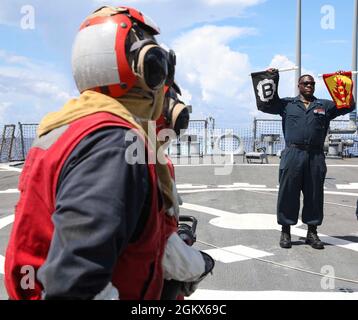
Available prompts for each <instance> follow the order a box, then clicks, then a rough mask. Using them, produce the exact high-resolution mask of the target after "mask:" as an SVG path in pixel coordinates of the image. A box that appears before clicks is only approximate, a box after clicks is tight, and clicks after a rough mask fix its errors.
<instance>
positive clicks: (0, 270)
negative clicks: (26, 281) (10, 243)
mask: <svg viewBox="0 0 358 320" xmlns="http://www.w3.org/2000/svg"><path fill="white" fill-rule="evenodd" d="M0 274H5V257H4V256H2V255H1V254H0Z"/></svg>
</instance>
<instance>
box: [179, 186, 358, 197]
mask: <svg viewBox="0 0 358 320" xmlns="http://www.w3.org/2000/svg"><path fill="white" fill-rule="evenodd" d="M240 190H243V191H269V192H278V188H237V187H235V188H230V187H229V188H212V189H205V190H181V191H180V194H186V193H201V192H215V191H222V192H224V191H240ZM324 193H325V194H331V195H338V196H348V197H358V193H353V192H339V191H324Z"/></svg>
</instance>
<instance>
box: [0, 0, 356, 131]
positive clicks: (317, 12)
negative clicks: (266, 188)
mask: <svg viewBox="0 0 358 320" xmlns="http://www.w3.org/2000/svg"><path fill="white" fill-rule="evenodd" d="M302 3H303V7H302V17H303V30H302V65H303V72H305V73H306V72H308V73H312V74H313V75H315V76H316V75H317V74H319V73H328V72H334V71H336V70H339V69H343V70H350V69H351V64H352V57H351V54H352V22H353V16H352V11H353V5H354V4H353V0H339V1H338V0H313V1H312V0H302ZM104 4H112V5H116V6H120V5H127V6H132V7H135V8H137V9H139V10H141V11H143V12H144V13H145V14H146V15H148V16H150V17H151V18H152V19H153V20H154V21H155V22H156V23H157V24H158V25H159V27H160V28H161V30H162V32H161V35H160V36H159V42H160V43H162V44H165V45H166V46H167V47H170V48H173V49H174V50H175V51H176V53H177V57H178V65H177V74H176V78H177V81H178V83H179V84H180V86H181V88H182V89H183V98H184V99H185V101H186V102H187V103H188V104H189V103H190V104H192V105H193V112H194V113H193V117H194V118H196V119H204V118H207V117H209V116H212V117H215V118H216V123H217V124H218V126H220V127H239V126H244V125H246V124H248V123H250V122H251V121H252V118H253V116H259V117H263V116H264V115H263V114H262V113H259V112H258V111H257V110H256V106H255V102H254V94H253V88H252V84H251V79H250V77H249V74H250V73H251V72H253V71H258V70H262V69H266V68H267V67H268V66H274V67H277V68H280V67H290V66H293V65H294V61H295V19H296V0H266V1H265V0H132V1H102V0H76V1H74V0H71V1H69V0H61V1H59V0H58V1H57V0H51V1H45V0H24V1H21V0H0V39H1V41H0V124H4V123H17V122H18V121H20V122H31V123H34V122H35V123H36V122H39V121H40V119H41V118H42V117H43V116H44V115H45V114H46V113H47V112H50V111H55V110H57V109H59V108H60V107H61V106H62V105H63V104H64V103H65V102H66V100H68V99H70V98H71V97H75V96H77V95H78V92H77V89H76V86H75V84H74V81H73V79H72V73H71V59H70V58H71V47H72V42H73V39H74V37H75V35H76V33H77V30H78V27H79V25H80V23H81V22H82V20H83V19H84V18H85V17H86V16H87V15H88V14H89V13H90V12H91V11H93V10H94V9H96V8H97V7H99V6H102V5H104ZM316 80H317V81H318V79H316ZM279 94H280V96H282V97H283V96H292V95H294V73H293V72H288V73H285V74H284V73H282V75H281V80H280V86H279ZM316 95H317V96H318V97H322V98H329V95H328V92H327V90H326V89H325V87H324V86H323V85H322V82H321V81H319V82H318V87H317V91H316Z"/></svg>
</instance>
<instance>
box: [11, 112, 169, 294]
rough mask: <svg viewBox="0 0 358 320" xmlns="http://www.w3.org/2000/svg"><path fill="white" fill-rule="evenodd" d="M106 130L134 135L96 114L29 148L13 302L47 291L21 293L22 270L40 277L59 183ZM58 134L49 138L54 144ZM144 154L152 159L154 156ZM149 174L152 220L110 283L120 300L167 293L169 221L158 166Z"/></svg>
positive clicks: (14, 240) (17, 226)
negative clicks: (89, 141) (69, 164)
mask: <svg viewBox="0 0 358 320" xmlns="http://www.w3.org/2000/svg"><path fill="white" fill-rule="evenodd" d="M108 126H112V127H113V126H118V127H124V128H129V129H134V127H133V125H132V124H130V123H128V122H127V121H125V120H123V119H122V118H120V117H118V116H115V115H112V114H109V113H105V112H101V113H95V114H92V115H89V116H86V117H83V118H81V119H78V120H76V121H74V122H72V123H70V124H69V125H68V126H67V128H66V127H64V128H63V130H62V131H63V133H62V134H61V135H60V136H59V137H57V139H55V141H54V142H53V143H52V144H51V145H48V146H46V147H41V148H40V147H36V146H34V147H33V148H31V150H30V152H29V154H28V157H27V159H26V162H25V165H24V168H23V171H22V174H21V177H20V181H19V190H20V192H21V195H20V200H19V202H18V203H17V205H16V211H15V222H14V225H13V229H12V232H11V236H10V241H9V244H8V248H7V251H6V259H5V285H6V288H7V292H8V294H9V297H10V299H31V300H37V299H41V292H42V290H43V288H42V285H41V283H39V282H38V281H37V280H36V281H35V288H34V289H23V288H22V286H21V280H22V279H23V278H24V271H23V269H22V268H23V267H24V266H31V267H33V268H34V270H35V272H37V270H38V269H39V268H40V267H41V265H42V264H43V263H44V262H45V260H46V257H47V254H48V251H49V246H50V243H51V239H52V236H53V231H54V226H53V223H52V221H51V216H52V214H53V212H54V211H55V204H56V199H55V197H56V188H57V182H58V178H59V175H60V173H61V169H62V167H63V165H64V163H65V161H66V160H67V158H68V157H69V155H70V153H71V152H72V151H73V150H74V148H75V147H76V146H77V145H78V143H79V142H80V141H81V140H82V139H83V138H84V137H86V136H87V135H89V134H90V133H91V132H94V131H95V130H98V129H100V128H103V127H108ZM56 130H61V129H56ZM54 132H55V130H53V131H51V132H50V133H49V134H48V135H46V136H48V138H51V137H50V135H51V134H53V133H54ZM40 139H41V138H40ZM50 140H51V139H50ZM146 148H147V151H148V153H149V152H153V151H152V150H149V149H148V147H147V146H146ZM148 168H149V177H150V184H151V190H152V192H151V195H152V196H151V197H152V198H151V212H150V215H149V217H148V220H147V222H146V226H145V227H144V230H143V232H142V235H141V236H140V239H139V240H138V241H136V242H135V243H132V244H129V245H128V246H127V248H126V249H125V250H124V252H123V253H122V254H121V256H120V257H119V259H118V262H117V265H116V266H115V268H114V272H113V278H112V282H113V285H114V286H115V287H117V289H118V291H119V293H120V299H131V300H139V299H149V300H154V299H159V298H160V294H161V291H162V287H163V271H162V258H163V252H164V247H165V243H166V240H167V238H168V234H169V231H168V228H167V226H166V224H165V220H166V219H165V216H166V215H165V214H164V213H163V210H159V208H158V193H157V192H156V190H158V189H157V175H156V171H155V166H154V165H152V164H148ZM25 270H26V269H25ZM59 281H61V279H59Z"/></svg>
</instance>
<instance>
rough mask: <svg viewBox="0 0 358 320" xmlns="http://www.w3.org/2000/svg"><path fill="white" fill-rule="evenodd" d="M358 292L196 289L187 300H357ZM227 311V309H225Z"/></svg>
mask: <svg viewBox="0 0 358 320" xmlns="http://www.w3.org/2000/svg"><path fill="white" fill-rule="evenodd" d="M357 299H358V292H352V293H349V292H327V291H320V292H305V291H221V290H203V289H198V290H196V291H195V292H194V293H193V294H192V295H191V296H190V297H189V298H186V300H357ZM223 311H225V310H223Z"/></svg>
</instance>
